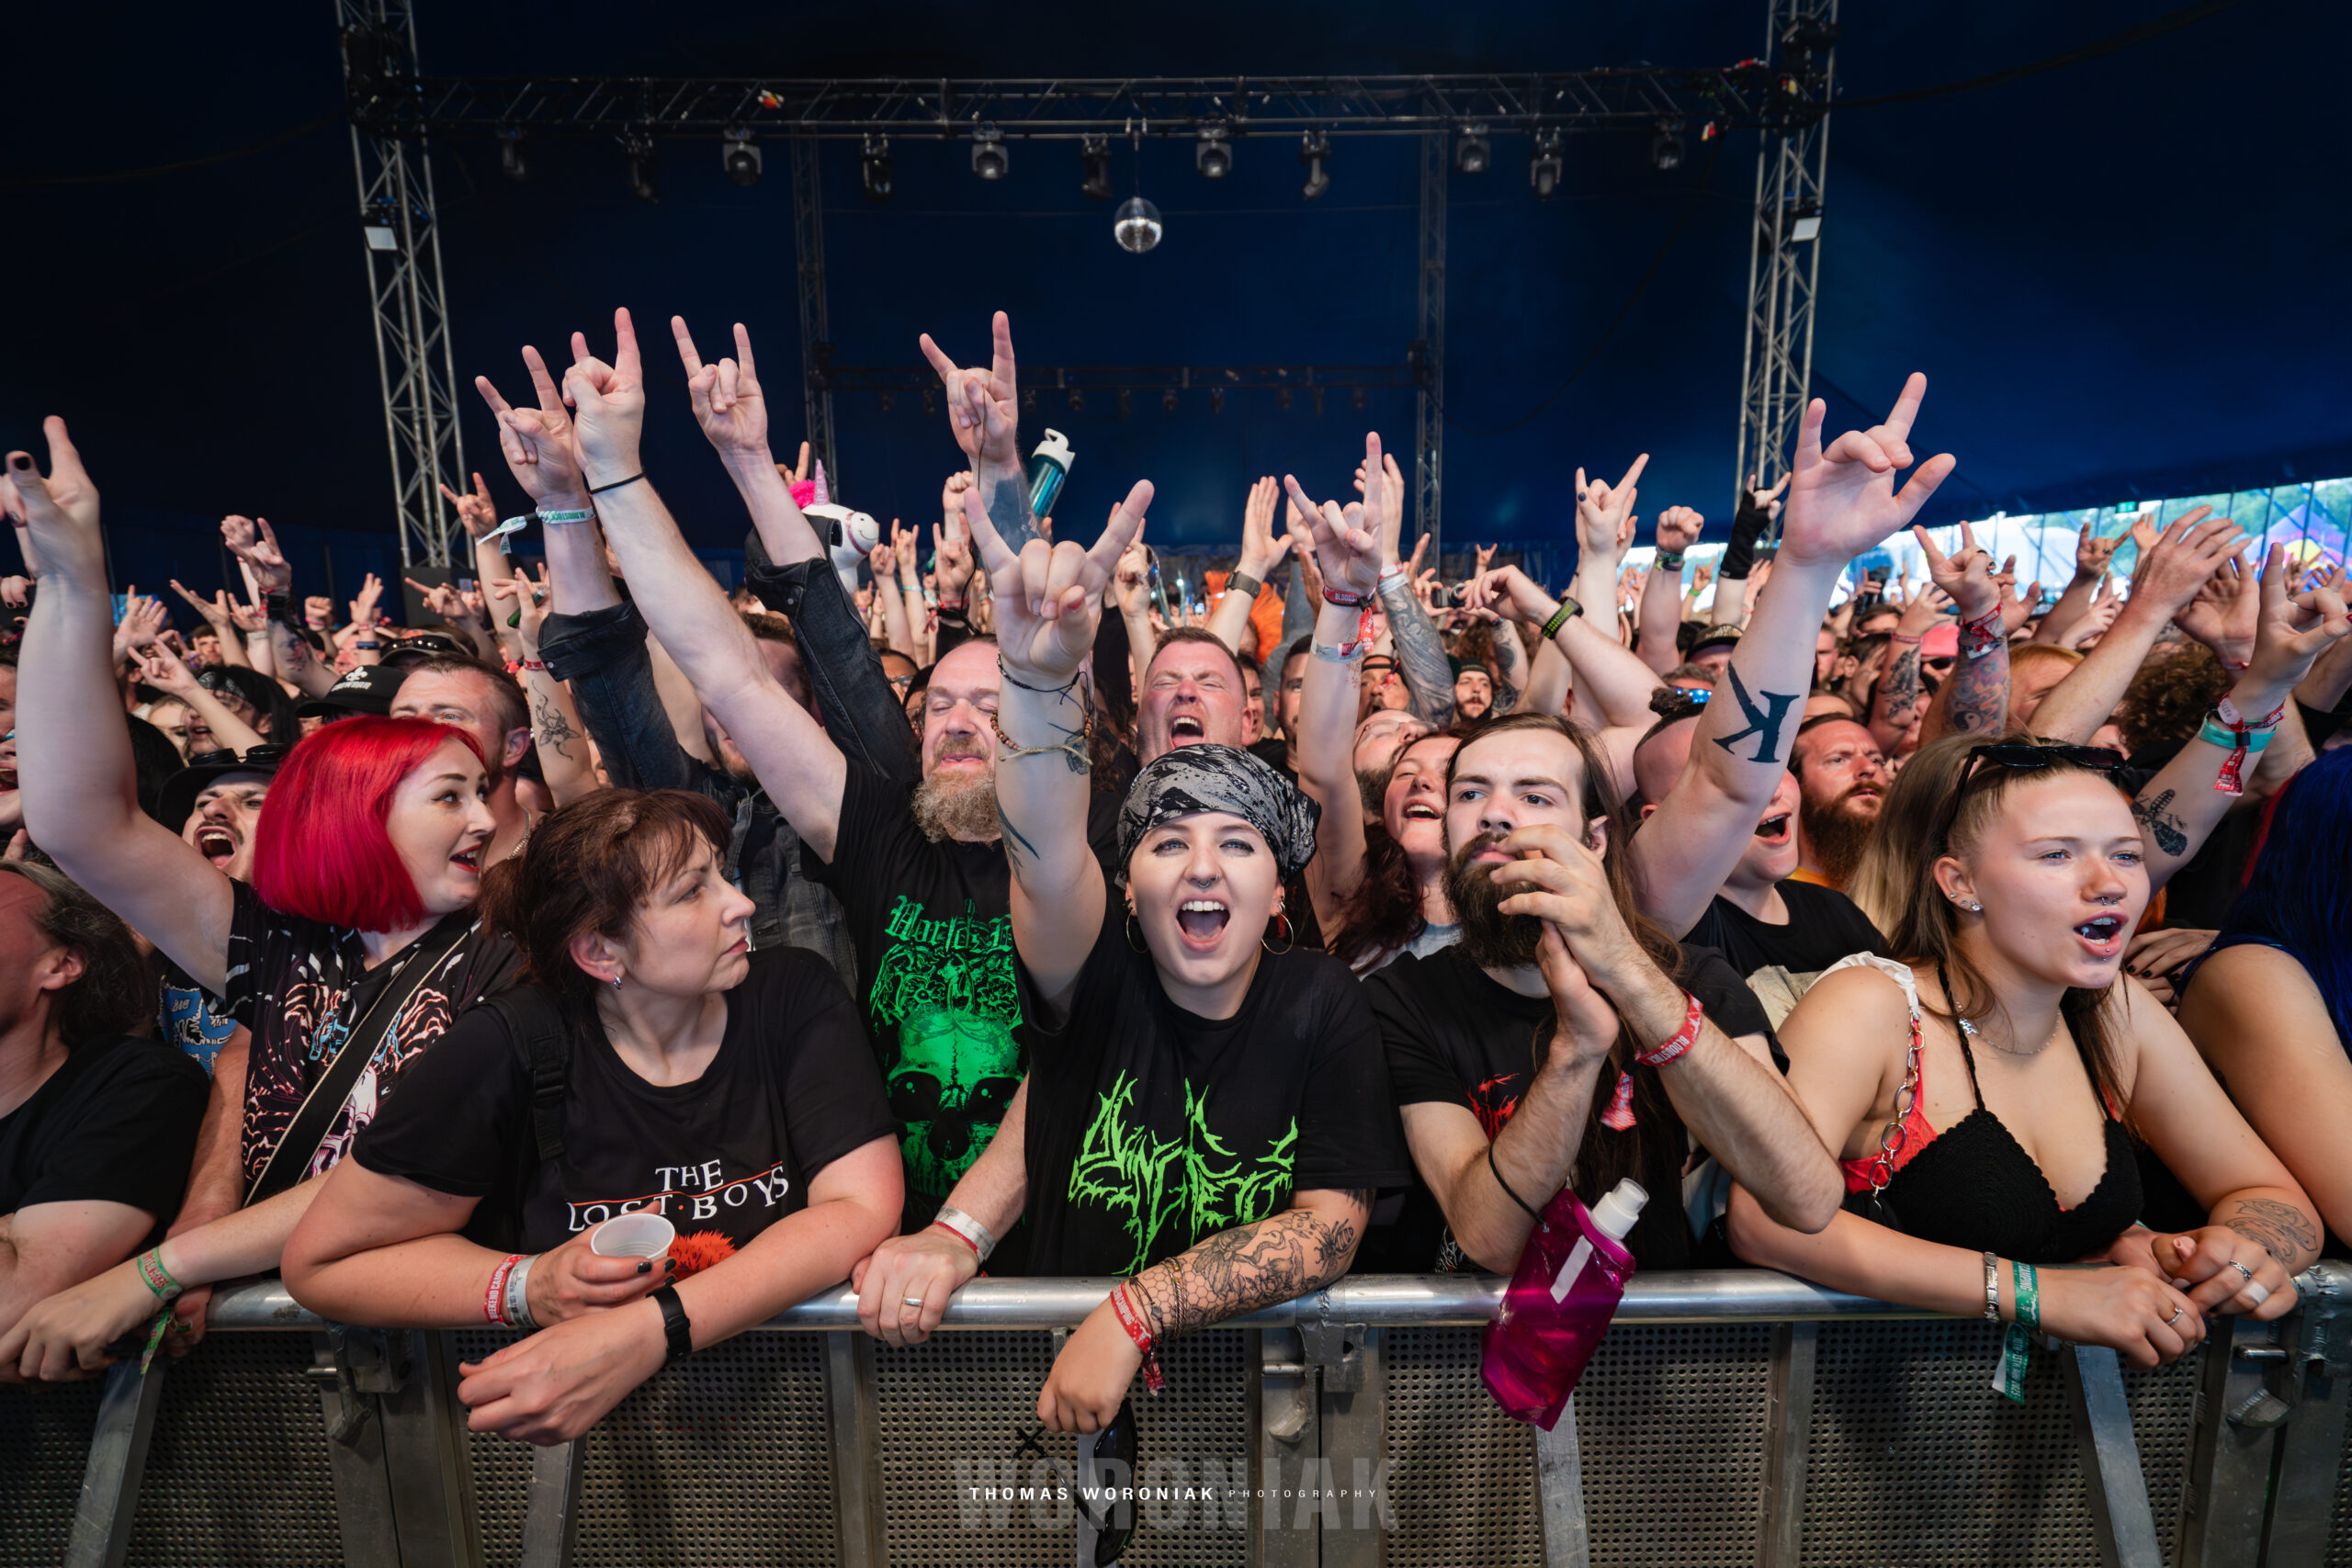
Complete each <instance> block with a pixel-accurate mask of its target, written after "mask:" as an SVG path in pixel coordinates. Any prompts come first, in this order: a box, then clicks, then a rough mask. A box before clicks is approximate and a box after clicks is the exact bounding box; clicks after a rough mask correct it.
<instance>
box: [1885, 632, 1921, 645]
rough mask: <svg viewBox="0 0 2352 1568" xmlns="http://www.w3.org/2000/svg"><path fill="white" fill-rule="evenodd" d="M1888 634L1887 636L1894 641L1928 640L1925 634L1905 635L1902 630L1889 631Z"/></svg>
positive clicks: (1913, 641)
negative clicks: (1917, 635) (1919, 635)
mask: <svg viewBox="0 0 2352 1568" xmlns="http://www.w3.org/2000/svg"><path fill="white" fill-rule="evenodd" d="M1886 635H1887V637H1888V638H1889V639H1890V640H1892V641H1894V642H1910V643H1917V642H1925V641H1926V640H1927V638H1926V637H1924V636H1922V637H1905V636H1904V635H1903V634H1902V633H1901V632H1889V633H1887V634H1886Z"/></svg>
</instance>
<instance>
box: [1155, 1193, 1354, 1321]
mask: <svg viewBox="0 0 2352 1568" xmlns="http://www.w3.org/2000/svg"><path fill="white" fill-rule="evenodd" d="M1372 1196H1373V1195H1372V1194H1371V1193H1370V1192H1350V1193H1348V1194H1346V1197H1347V1199H1348V1202H1349V1207H1348V1208H1347V1209H1346V1210H1345V1211H1344V1212H1342V1213H1340V1214H1339V1215H1337V1216H1335V1217H1333V1218H1329V1219H1326V1218H1324V1217H1322V1216H1320V1215H1317V1213H1315V1212H1314V1211H1313V1210H1311V1209H1288V1210H1285V1211H1283V1213H1279V1214H1274V1215H1272V1216H1270V1217H1268V1218H1266V1219H1262V1220H1260V1221H1259V1222H1258V1223H1257V1224H1253V1225H1241V1226H1238V1227H1237V1228H1235V1229H1233V1230H1229V1231H1220V1232H1218V1233H1217V1234H1216V1235H1213V1236H1211V1237H1209V1239H1208V1240H1206V1241H1204V1242H1203V1243H1201V1245H1200V1246H1198V1247H1194V1248H1193V1249H1192V1250H1191V1251H1190V1252H1186V1253H1182V1254H1181V1255H1179V1256H1177V1257H1175V1258H1170V1259H1169V1260H1168V1261H1167V1262H1165V1263H1160V1264H1157V1265H1154V1266H1153V1267H1152V1268H1149V1269H1145V1270H1144V1271H1143V1272H1142V1273H1140V1274H1138V1275H1136V1278H1135V1280H1134V1289H1135V1292H1136V1294H1137V1295H1139V1296H1141V1297H1142V1298H1143V1303H1144V1311H1145V1313H1146V1314H1148V1316H1149V1317H1150V1319H1151V1331H1152V1335H1153V1337H1155V1338H1165V1337H1168V1336H1170V1335H1171V1334H1182V1333H1184V1332H1185V1331H1187V1330H1189V1329H1194V1328H1205V1327H1207V1326H1208V1325H1211V1324H1216V1323H1223V1322H1224V1321H1226V1320H1227V1318H1232V1317H1238V1316H1240V1315H1241V1314H1244V1313H1250V1312H1255V1311H1257V1310H1258V1309H1259V1308H1260V1307H1264V1306H1272V1305H1273V1304H1274V1303H1277V1302H1286V1301H1289V1300H1290V1299H1291V1298H1292V1297H1294V1296H1298V1295H1303V1294H1305V1293H1306V1292H1308V1291H1319V1290H1321V1289H1322V1288H1323V1287H1324V1286H1326V1285H1328V1284H1329V1283H1330V1282H1331V1281H1332V1280H1336V1279H1338V1278H1339V1277H1340V1275H1341V1274H1342V1273H1344V1272H1345V1271H1346V1270H1347V1267H1348V1264H1349V1262H1350V1261H1351V1259H1353V1258H1354V1257H1355V1253H1356V1243H1357V1242H1358V1240H1359V1239H1361V1237H1362V1235H1363V1222H1364V1219H1365V1217H1366V1216H1367V1215H1368V1214H1369V1213H1370V1212H1371V1206H1372Z"/></svg>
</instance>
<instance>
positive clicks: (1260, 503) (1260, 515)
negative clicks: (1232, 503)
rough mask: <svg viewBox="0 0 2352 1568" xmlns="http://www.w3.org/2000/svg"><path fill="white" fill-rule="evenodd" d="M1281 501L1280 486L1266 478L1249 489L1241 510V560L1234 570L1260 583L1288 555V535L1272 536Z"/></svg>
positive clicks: (1270, 477) (1271, 479)
mask: <svg viewBox="0 0 2352 1568" xmlns="http://www.w3.org/2000/svg"><path fill="white" fill-rule="evenodd" d="M1281 499H1282V487H1281V486H1279V485H1277V484H1276V483H1275V482H1274V480H1273V478H1272V476H1271V475H1269V476H1268V477H1266V478H1264V479H1260V480H1259V481H1258V482H1257V483H1256V484H1253V485H1251V486H1250V501H1249V504H1247V505H1246V506H1244V507H1243V508H1242V509H1241V559H1240V561H1239V562H1238V566H1237V568H1236V570H1238V571H1241V572H1244V573H1246V574H1248V575H1249V576H1250V577H1254V578H1256V579H1257V580H1258V581H1260V582H1263V581H1266V574H1267V573H1268V572H1271V571H1272V570H1274V568H1275V567H1277V566H1279V565H1280V564H1281V563H1282V558H1283V556H1285V555H1287V554H1288V553H1289V552H1290V536H1289V534H1288V533H1287V532H1285V533H1284V534H1283V536H1280V537H1279V538H1278V537H1276V536H1275V534H1274V506H1275V504H1276V502H1279V501H1280V500H1281Z"/></svg>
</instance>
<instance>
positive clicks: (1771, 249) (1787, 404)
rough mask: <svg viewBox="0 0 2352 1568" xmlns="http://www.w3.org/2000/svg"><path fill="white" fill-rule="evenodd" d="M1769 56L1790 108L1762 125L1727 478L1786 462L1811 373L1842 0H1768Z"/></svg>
mask: <svg viewBox="0 0 2352 1568" xmlns="http://www.w3.org/2000/svg"><path fill="white" fill-rule="evenodd" d="M1770 13H1771V28H1770V35H1769V36H1768V37H1767V39H1765V49H1766V51H1767V58H1769V59H1770V60H1772V61H1773V62H1774V63H1775V65H1776V66H1777V68H1778V70H1779V72H1780V73H1781V75H1782V76H1784V77H1785V79H1786V81H1787V82H1788V84H1789V93H1790V97H1791V108H1790V113H1789V116H1788V118H1787V119H1786V120H1785V121H1784V122H1782V123H1781V125H1780V126H1778V127H1772V126H1767V127H1766V128H1765V129H1764V130H1762V132H1761V133H1760V142H1761V145H1760V146H1759V147H1758V152H1757V156H1756V228H1755V239H1754V246H1753V249H1752V250H1751V251H1750V253H1749V256H1748V265H1747V343H1746V345H1745V347H1744V348H1743V350H1742V352H1741V355H1740V398H1739V446H1738V455H1737V460H1736V463H1735V464H1734V467H1733V479H1732V482H1733V485H1734V487H1735V489H1736V487H1737V486H1739V485H1742V484H1745V483H1746V482H1747V476H1748V475H1749V474H1751V473H1753V474H1757V475H1758V476H1760V478H1761V481H1762V482H1763V483H1765V484H1768V485H1769V484H1772V483H1774V482H1776V481H1777V480H1778V479H1780V478H1781V476H1782V475H1783V474H1785V473H1787V472H1788V468H1789V460H1790V457H1791V454H1792V450H1793V447H1794V445H1795V440H1796V431H1797V425H1798V423H1799V422H1800V421H1801V420H1802V419H1803V418H1804V406H1805V400H1806V387H1807V383H1808V381H1809V380H1810V378H1811V377H1812V374H1813V308H1814V296H1815V288H1816V286H1817V285H1818V283H1819V281H1820V277H1821V241H1820V233H1821V221H1822V206H1821V201H1822V187H1823V183H1824V181H1825V179H1826V176H1827V175H1828V172H1829V100H1830V95H1831V92H1832V91H1833V87H1834V75H1833V73H1834V69H1835V65H1836V59H1837V55H1836V48H1837V42H1838V0H1770Z"/></svg>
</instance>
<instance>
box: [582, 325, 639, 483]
mask: <svg viewBox="0 0 2352 1568" xmlns="http://www.w3.org/2000/svg"><path fill="white" fill-rule="evenodd" d="M613 339H614V344H615V347H614V349H613V359H612V363H611V364H609V365H607V364H606V363H605V361H603V360H601V359H599V358H597V357H596V356H595V355H593V354H590V353H589V352H588V335H587V334H586V333H572V334H571V369H569V370H567V371H565V372H564V373H563V400H564V401H565V402H566V403H568V404H570V405H571V411H572V417H571V431H572V445H573V446H574V447H575V448H576V449H577V450H578V452H579V454H580V477H581V478H582V479H586V480H587V481H588V488H589V489H590V490H592V491H594V490H602V489H605V487H607V486H611V485H616V484H618V483H620V482H621V481H623V480H625V479H630V478H632V477H634V476H636V475H638V474H639V473H641V472H642V471H643V465H642V464H641V463H639V460H638V452H637V446H638V438H639V435H641V434H643V432H644V429H645V373H644V371H643V369H642V367H640V366H639V362H638V357H637V328H636V326H635V325H633V324H632V323H631V322H630V321H629V318H628V307H627V306H626V305H624V306H622V307H621V308H620V309H618V310H615V311H614V312H613Z"/></svg>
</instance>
